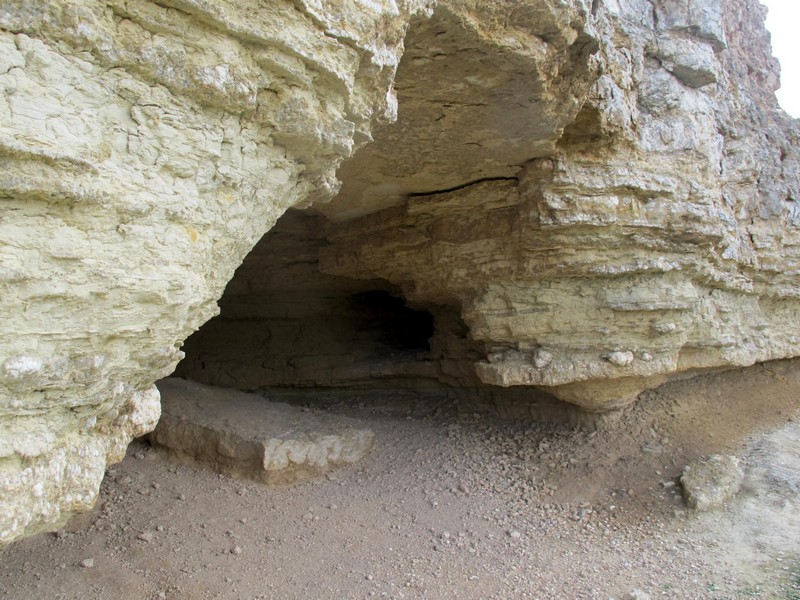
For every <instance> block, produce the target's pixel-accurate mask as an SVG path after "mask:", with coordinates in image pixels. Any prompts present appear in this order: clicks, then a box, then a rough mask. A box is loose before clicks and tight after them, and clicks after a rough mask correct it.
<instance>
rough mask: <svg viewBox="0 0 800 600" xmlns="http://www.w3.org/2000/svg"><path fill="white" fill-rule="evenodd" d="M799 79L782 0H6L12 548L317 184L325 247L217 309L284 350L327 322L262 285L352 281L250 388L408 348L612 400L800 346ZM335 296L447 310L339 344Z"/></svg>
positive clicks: (387, 315)
mask: <svg viewBox="0 0 800 600" xmlns="http://www.w3.org/2000/svg"><path fill="white" fill-rule="evenodd" d="M429 17H430V18H429ZM404 47H405V48H406V52H405V54H403V48H404ZM401 55H402V56H403V59H402V62H400V57H401ZM398 64H399V69H398ZM396 72H397V83H396V86H395V87H396V94H397V99H398V101H399V113H398V112H397V110H396V109H397V105H396V103H395V98H394V93H395V92H394V90H393V89H392V86H393V80H394V77H395V73H396ZM777 74H778V70H777V65H776V63H775V61H774V59H772V58H771V57H770V54H769V43H768V37H767V33H766V31H765V29H764V26H763V12H762V9H761V8H760V6H759V5H758V3H757V2H756V1H755V0H730V1H727V2H723V1H722V0H709V1H708V2H703V3H688V4H687V3H684V2H677V1H674V0H647V1H645V0H625V1H622V0H593V1H592V2H588V1H585V0H571V1H563V0H512V1H510V2H502V3H496V2H482V1H478V0H441V1H440V2H438V4H437V5H436V6H435V7H434V2H432V1H431V2H430V5H429V4H428V3H427V2H423V1H422V0H419V1H411V0H408V1H406V2H394V1H391V0H386V1H380V2H371V1H370V2H367V1H366V0H364V1H361V0H352V1H346V2H344V1H343V2H337V3H334V2H329V3H321V2H316V1H311V0H298V1H294V2H289V1H282V0H281V1H276V2H270V3H260V2H255V1H252V2H251V1H250V0H236V1H234V0H226V1H223V2H213V3H212V2H204V1H201V0H167V1H159V2H151V1H147V0H111V1H108V2H104V3H98V2H93V1H91V0H57V1H54V2H23V1H21V0H5V1H2V2H0V84H2V85H1V86H0V89H2V90H3V93H2V96H1V97H2V101H0V123H2V129H0V136H1V137H0V161H2V167H3V168H2V169H1V170H0V200H1V201H2V202H3V206H4V209H5V210H4V211H3V214H2V215H0V240H1V241H0V257H2V261H0V285H2V291H3V293H2V295H0V310H1V311H2V313H0V314H2V315H3V317H4V318H3V319H2V321H0V349H2V356H0V543H5V542H7V541H10V540H12V539H15V538H16V537H18V536H20V535H23V534H29V533H33V532H36V531H38V530H40V529H42V528H45V527H54V526H56V525H57V524H58V523H59V522H60V521H61V520H62V519H63V518H64V516H65V515H66V514H68V513H69V512H70V511H73V510H76V509H81V508H85V507H87V506H88V505H90V504H91V502H92V501H93V499H94V497H95V494H96V491H97V487H98V485H99V481H100V478H101V477H102V473H103V469H104V466H105V463H106V461H107V460H118V459H119V458H120V457H121V456H122V452H123V450H124V447H125V445H126V444H127V442H128V440H129V439H130V437H131V436H133V435H139V434H141V433H144V432H145V431H147V430H149V429H151V428H152V427H153V426H154V424H155V421H156V419H157V416H158V394H157V391H156V390H155V388H153V382H154V381H155V380H157V379H159V378H161V377H163V376H165V375H167V374H169V373H170V372H171V371H172V370H173V369H174V367H175V364H176V362H177V361H178V360H179V359H180V358H181V353H180V351H179V347H180V346H181V344H182V343H183V341H184V340H185V339H186V338H187V337H188V336H189V334H190V333H191V332H192V331H194V330H195V329H197V328H198V327H199V326H200V325H201V324H202V323H203V322H205V321H206V320H208V319H209V318H210V317H212V316H213V315H214V314H215V313H216V311H217V307H216V301H217V300H218V299H219V298H220V296H222V292H223V288H224V287H225V285H226V283H227V282H228V281H229V280H230V279H231V277H232V276H233V272H234V270H235V268H236V267H237V266H238V265H239V264H240V263H241V262H242V260H243V259H244V257H245V255H246V254H247V253H248V252H249V251H250V250H251V249H252V248H253V246H254V245H255V244H256V242H257V241H258V240H259V239H260V238H261V236H262V235H263V234H264V233H265V232H267V231H268V230H269V229H270V228H271V227H272V226H273V225H274V224H275V222H276V220H277V219H278V218H279V217H280V215H282V214H283V213H284V211H286V209H288V208H289V207H292V206H298V207H309V206H310V207H311V209H310V210H311V211H312V212H313V214H314V215H316V216H314V217H313V220H315V223H316V224H315V225H314V232H313V235H311V234H310V235H306V233H302V235H300V237H303V236H305V237H306V238H307V240H306V241H303V240H300V241H301V242H302V243H301V245H302V244H305V243H308V244H309V246H307V247H306V249H298V255H300V256H307V257H308V256H311V258H310V259H307V261H306V263H307V264H306V265H305V266H304V267H297V266H296V265H293V264H292V261H291V260H285V258H286V257H285V256H283V255H281V256H280V257H279V259H276V260H275V263H276V265H274V266H271V267H269V268H267V272H266V273H262V275H263V277H264V278H265V279H263V280H262V281H261V283H259V273H258V269H251V270H248V269H250V267H248V266H247V265H246V266H245V271H246V273H247V275H246V276H245V277H243V279H242V281H243V282H244V287H243V288H242V287H239V288H238V291H236V286H238V285H239V283H236V284H234V286H233V288H232V289H233V290H234V291H235V295H237V297H238V298H237V300H236V301H231V302H227V303H226V301H224V300H223V306H226V305H227V306H228V307H229V309H230V310H232V311H233V312H232V313H231V314H230V318H227V320H222V321H218V324H219V323H228V324H229V325H230V324H235V323H236V322H237V321H239V320H241V319H246V320H247V319H249V325H248V326H247V327H250V329H249V330H248V335H249V337H248V339H249V340H250V342H249V343H255V344H257V340H256V339H255V337H254V336H255V334H256V332H257V328H258V326H259V324H262V325H265V329H269V330H270V331H272V330H273V329H274V327H273V326H274V325H275V324H276V323H278V322H279V321H280V320H281V319H283V320H284V324H288V323H290V322H292V321H294V322H295V324H296V323H302V322H303V320H304V319H305V318H307V317H309V315H308V314H307V315H306V316H305V317H304V316H303V314H302V310H301V309H300V307H298V306H297V304H298V303H297V302H293V303H291V304H289V303H287V304H285V305H284V308H286V309H287V310H286V311H285V312H284V313H283V315H282V314H281V307H280V302H278V304H277V305H274V306H272V307H271V308H264V307H261V306H259V301H258V298H257V297H258V296H259V295H260V296H261V297H262V298H273V299H274V298H281V297H282V296H281V292H282V291H286V290H290V291H291V294H293V296H292V297H293V298H295V299H298V298H302V297H303V285H305V282H308V285H309V287H308V288H306V290H307V291H308V295H309V296H310V295H312V294H320V293H323V294H324V293H326V292H325V290H333V296H331V297H327V296H324V297H323V298H322V300H314V301H312V302H311V304H313V305H314V306H315V308H314V310H316V311H317V312H316V313H314V315H316V316H311V317H310V319H311V320H310V322H309V324H308V325H309V326H308V327H307V328H306V329H305V330H303V331H301V332H300V334H299V340H300V341H299V343H298V347H297V349H298V350H299V351H298V352H297V353H296V356H297V357H299V358H300V359H302V360H298V361H296V362H295V363H293V364H289V363H287V362H286V360H284V359H285V357H286V355H287V354H289V352H288V351H281V350H277V351H276V350H274V349H270V350H269V351H268V352H265V353H264V354H266V355H267V356H266V357H263V356H262V358H261V360H260V361H259V362H257V363H256V362H255V361H254V357H253V356H252V355H250V354H249V353H242V356H241V365H244V366H237V367H236V368H235V369H233V370H232V371H230V372H229V375H230V380H231V381H233V382H235V380H238V379H248V378H256V379H258V380H259V381H258V387H263V386H266V385H270V384H275V385H296V384H299V385H316V384H318V383H319V382H323V381H327V382H328V384H336V383H337V382H338V383H346V382H348V381H353V380H359V381H365V380H370V379H374V377H375V376H379V377H380V376H383V375H386V374H387V373H389V374H390V375H391V377H393V378H401V379H402V378H405V379H406V380H407V379H408V378H409V377H411V376H422V377H426V378H429V379H431V380H435V381H437V382H440V383H444V384H447V385H455V386H462V387H471V388H476V389H477V388H479V387H482V386H484V387H490V388H497V389H500V388H504V389H505V388H508V389H513V390H522V391H526V390H531V389H544V390H546V391H547V392H548V393H552V394H554V395H555V396H557V397H559V398H561V399H563V400H567V401H569V402H572V403H575V404H577V405H579V406H581V407H584V408H586V409H588V410H592V411H607V410H610V409H613V408H616V407H620V406H623V405H625V404H626V403H628V402H630V401H631V400H632V399H633V398H634V397H635V396H636V394H637V393H638V392H639V391H640V390H642V389H645V388H647V387H652V386H654V385H657V384H658V383H660V382H662V381H664V380H665V379H667V378H669V377H674V376H677V375H681V374H691V373H694V372H697V371H698V370H700V369H709V368H723V367H731V366H743V365H748V364H752V363H753V362H756V361H763V360H771V359H776V358H783V357H789V356H796V355H797V354H798V348H800V299H799V298H798V289H800V286H798V276H797V273H798V272H800V271H799V270H798V242H799V241H800V239H798V223H800V218H798V215H800V210H798V205H797V200H798V198H800V189H798V187H799V183H800V177H798V161H799V159H798V151H797V148H798V128H797V125H796V124H795V123H794V122H792V121H791V120H790V119H789V118H788V117H787V116H786V115H785V114H784V113H782V112H781V111H780V110H779V109H778V107H777V105H776V101H775V98H774V94H773V90H774V89H775V87H776V85H777V81H778V76H777ZM394 117H398V122H397V124H396V125H394V126H392V125H389V124H383V125H379V126H376V127H373V124H374V123H375V122H376V121H379V120H381V119H383V120H384V121H387V122H388V121H391V120H393V119H394ZM373 138H374V141H372V143H370V144H367V145H364V144H365V143H366V142H368V141H370V140H371V139H373ZM361 146H364V147H363V149H362V150H360V151H358V152H356V153H355V154H354V155H353V157H352V159H351V160H349V161H348V162H346V163H344V164H342V165H341V167H340V168H339V169H338V173H337V172H336V170H337V167H339V166H340V163H341V159H342V158H344V157H347V156H350V155H351V154H353V152H354V151H355V150H356V149H357V148H359V147H361ZM337 177H338V179H341V181H342V182H343V183H342V187H341V192H340V193H339V194H338V195H337V196H336V197H335V198H334V196H335V195H336V192H337V191H338V189H339V182H338V180H337ZM332 198H334V199H332ZM298 227H299V226H295V227H294V230H293V231H295V232H297V231H298V230H299V229H302V227H299V229H298ZM288 229H289V230H292V227H289V228H288ZM265 256H266V257H268V256H269V253H268V252H267V253H266V254H265V255H262V256H261V259H262V261H263V260H268V258H265ZM256 262H258V261H256ZM250 266H251V267H252V266H253V265H252V264H251V265H250ZM293 273H294V274H297V273H301V276H300V278H299V279H298V280H292V281H291V284H289V285H287V284H286V282H285V279H286V278H291V277H292V274H293ZM273 284H274V285H273ZM259 285H261V286H262V287H259ZM249 286H252V287H249ZM250 289H252V290H253V291H254V292H255V293H254V294H253V296H251V297H250V300H248V298H247V294H248V290H250ZM392 297H393V298H395V300H399V301H400V304H399V305H398V304H397V302H395V301H394V300H391V298H392ZM283 301H284V302H286V299H285V298H284V300H283ZM359 301H360V302H361V303H362V304H361V305H359V304H358V302H359ZM299 304H301V305H302V303H299ZM359 307H360V308H359ZM329 309H330V310H331V311H332V312H331V313H329V314H332V315H333V318H338V316H340V315H341V316H342V317H343V320H342V321H341V322H340V323H338V324H339V325H340V326H341V327H340V331H342V330H344V329H345V327H344V326H345V325H346V326H347V327H348V328H349V327H355V328H356V331H358V328H359V327H360V325H359V323H361V324H363V323H364V322H365V316H366V313H365V311H366V312H369V311H373V312H372V314H373V315H377V317H376V318H378V317H379V318H378V320H379V321H383V322H385V321H386V320H387V319H388V320H389V321H392V320H395V321H397V320H399V321H400V323H401V325H402V323H408V322H409V321H403V319H411V322H413V323H414V326H413V327H410V329H411V330H412V333H414V335H412V336H403V335H400V333H401V332H402V329H403V327H402V326H401V327H394V328H392V327H391V326H390V327H389V331H390V333H389V334H387V335H384V336H383V337H381V336H380V335H376V334H374V333H367V334H366V335H365V336H362V337H361V338H359V336H358V335H352V334H350V333H346V332H345V334H343V335H344V336H345V337H346V338H347V339H348V340H354V343H350V342H348V343H347V345H348V346H349V348H350V350H353V348H356V351H348V352H342V351H340V350H341V348H342V346H341V341H340V340H341V336H338V335H333V336H331V337H329V338H327V340H328V341H330V340H333V343H334V345H336V344H340V346H338V347H339V350H335V351H334V350H332V348H331V347H327V346H326V343H327V342H326V340H325V339H316V340H315V335H316V334H317V333H321V329H320V328H318V327H316V326H315V325H314V324H318V323H324V322H325V316H324V315H325V311H328V310H329ZM236 311H239V312H236ZM311 312H313V311H311ZM410 313H415V314H417V317H413V318H412V317H411V316H410ZM425 314H428V315H429V317H425V316H424V315H425ZM426 319H427V320H426ZM374 320H375V319H370V318H366V321H367V322H369V321H374ZM426 323H427V325H426ZM293 326H294V325H290V326H289V327H288V328H287V329H286V331H289V330H291V327H293ZM426 327H427V328H432V333H431V335H429V336H427V337H426V339H425V340H422V337H423V336H426V334H425V332H426V331H427V329H426ZM240 330H241V327H240ZM335 330H336V328H335V327H334V328H332V329H328V330H327V332H328V333H330V332H331V331H335ZM282 335H283V334H282ZM224 336H225V333H224V329H222V328H218V329H217V333H216V334H215V335H214V336H210V337H211V338H214V337H217V338H219V337H224ZM280 337H281V336H277V337H276V338H274V339H276V340H277V339H278V338H280ZM289 337H292V336H291V335H289ZM234 340H235V338H234ZM359 340H361V343H362V346H361V349H360V350H358V348H359V346H358V343H359ZM267 346H268V345H267V344H265V347H267ZM273 346H277V344H273ZM275 352H277V356H276V355H275ZM393 352H394V355H393ZM230 355H231V353H227V355H226V356H228V357H229V356H230ZM203 356H206V354H204V352H203V348H202V344H201V345H199V346H198V347H196V348H195V350H193V354H192V358H193V362H192V365H193V367H192V368H195V367H196V366H197V365H198V364H200V365H201V366H202V363H203V359H202V357H203ZM207 356H208V357H210V358H213V353H210V354H207ZM325 356H327V357H328V358H329V359H330V362H329V363H327V365H328V366H324V367H322V368H321V367H319V365H318V363H317V362H316V359H317V358H319V357H325ZM343 356H344V357H346V356H350V357H353V360H352V361H351V364H345V365H344V367H342V364H343V362H342V360H341V359H342V357H343ZM376 356H377V357H378V358H379V359H380V360H375V357H376ZM198 357H200V358H198ZM331 357H333V358H331ZM334 359H335V360H334ZM395 359H396V360H395ZM323 364H325V363H323ZM283 365H288V367H285V366H283ZM380 365H383V366H380ZM381 369H385V370H386V371H381ZM205 371H206V372H207V373H220V374H222V373H224V371H225V369H220V368H218V367H209V368H206V369H205ZM210 379H213V378H210ZM209 382H210V383H214V381H213V380H212V381H209ZM229 383H230V382H229Z"/></svg>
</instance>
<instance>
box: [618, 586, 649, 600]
mask: <svg viewBox="0 0 800 600" xmlns="http://www.w3.org/2000/svg"><path fill="white" fill-rule="evenodd" d="M622 600H650V594H646V593H645V592H643V591H642V590H639V589H635V590H631V591H630V592H628V593H627V594H625V595H624V596H623V597H622Z"/></svg>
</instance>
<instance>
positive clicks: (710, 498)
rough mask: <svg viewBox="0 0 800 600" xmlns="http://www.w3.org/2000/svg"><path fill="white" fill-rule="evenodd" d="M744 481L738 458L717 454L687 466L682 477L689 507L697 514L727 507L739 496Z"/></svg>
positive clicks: (682, 484)
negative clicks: (730, 501)
mask: <svg viewBox="0 0 800 600" xmlns="http://www.w3.org/2000/svg"><path fill="white" fill-rule="evenodd" d="M743 482H744V469H743V468H742V466H741V464H740V463H739V459H738V458H737V457H735V456H730V455H719V454H715V455H713V456H709V457H708V458H703V459H698V460H696V461H693V462H692V463H691V464H689V465H687V466H686V467H685V468H684V469H683V475H681V486H683V493H684V496H685V498H686V504H688V505H689V506H690V507H691V508H694V509H695V510H698V511H707V510H711V509H714V508H718V507H720V506H722V505H724V504H725V503H726V502H727V501H728V500H730V499H731V498H733V497H734V496H735V495H736V494H738V493H739V490H741V488H742V483H743Z"/></svg>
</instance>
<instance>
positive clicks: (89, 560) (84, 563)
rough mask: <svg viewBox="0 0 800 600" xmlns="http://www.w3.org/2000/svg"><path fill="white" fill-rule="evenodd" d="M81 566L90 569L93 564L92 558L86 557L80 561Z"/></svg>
mask: <svg viewBox="0 0 800 600" xmlns="http://www.w3.org/2000/svg"><path fill="white" fill-rule="evenodd" d="M81 566H82V567H83V568H84V569H91V568H92V567H93V566H94V559H93V558H86V559H84V560H82V561H81Z"/></svg>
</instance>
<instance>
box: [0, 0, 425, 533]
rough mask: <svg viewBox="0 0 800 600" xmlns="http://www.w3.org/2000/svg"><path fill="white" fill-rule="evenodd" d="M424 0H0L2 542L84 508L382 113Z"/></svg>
mask: <svg viewBox="0 0 800 600" xmlns="http://www.w3.org/2000/svg"><path fill="white" fill-rule="evenodd" d="M426 10H427V8H426V6H425V2H422V1H420V2H417V1H415V0H408V1H406V0H400V1H399V2H395V1H394V0H387V1H377V2H356V1H354V2H342V3H335V4H333V3H325V2H317V1H314V0H308V1H297V2H290V1H285V2H284V1H276V2H268V3H265V2H258V1H255V0H252V1H251V0H228V1H217V0H215V1H213V2H206V1H204V0H174V1H173V0H170V1H159V2H150V1H147V0H110V1H107V2H98V1H95V0H56V1H48V2H29V1H27V0H18V1H14V0H3V1H2V2H0V90H2V95H0V165H1V168H0V201H2V209H3V210H2V215H0V285H1V286H2V294H0V315H2V320H0V349H1V350H0V352H1V353H2V355H1V356H0V544H2V543H4V542H8V541H10V540H13V539H15V538H16V537H18V536H20V535H23V534H30V533H34V532H36V531H38V530H41V529H42V528H46V527H50V528H52V527H55V526H57V524H58V523H59V522H61V521H62V520H63V519H64V518H65V516H66V515H67V514H69V512H71V511H74V510H82V509H86V508H88V507H90V506H91V505H92V503H93V501H94V499H95V497H96V494H97V490H98V487H99V484H100V481H101V479H102V477H103V474H104V470H105V465H106V462H107V461H111V462H113V461H117V460H120V458H121V457H122V456H123V454H124V450H125V448H126V446H127V444H128V442H129V441H130V439H131V437H132V436H137V435H141V434H143V433H145V432H147V431H149V430H151V429H152V428H153V427H154V426H155V423H156V421H157V420H158V415H159V397H158V392H157V391H156V389H155V388H154V386H153V382H154V381H155V380H157V379H159V378H161V377H164V376H166V375H168V374H169V373H170V372H172V370H173V369H174V368H175V365H176V364H177V362H178V361H179V360H180V358H181V357H182V354H181V352H180V351H179V348H180V345H181V343H182V342H183V340H184V339H185V338H186V337H187V336H188V335H189V334H190V333H191V332H192V331H194V330H195V329H197V328H198V327H199V326H200V325H201V324H202V323H203V322H204V321H206V320H207V319H209V318H210V317H211V316H213V315H214V314H215V313H216V312H217V305H216V301H217V300H218V299H219V297H220V296H221V294H222V291H223V289H224V287H225V284H226V283H227V282H228V280H229V279H230V278H231V276H232V274H233V272H234V269H235V268H236V267H237V266H238V265H239V264H240V263H241V261H242V259H243V258H244V256H245V255H246V254H247V252H248V251H249V250H250V249H251V248H252V247H253V245H254V244H255V242H256V241H257V240H258V239H259V238H260V237H261V236H262V235H263V234H264V232H265V231H267V230H268V229H270V227H272V225H273V224H274V223H275V221H276V219H277V218H278V217H279V216H280V215H281V214H282V213H283V211H285V210H286V209H287V208H288V207H290V206H293V205H297V204H300V203H309V202H311V201H313V200H321V199H327V198H329V197H330V196H331V195H333V194H334V193H335V192H336V190H337V188H338V183H337V182H336V178H335V170H336V168H337V166H338V164H339V162H340V161H341V159H342V158H344V157H346V156H349V155H350V154H351V153H352V152H353V150H354V149H355V148H356V147H358V145H360V144H363V143H364V142H365V141H367V140H368V139H369V138H370V129H371V126H372V123H373V121H375V120H379V119H392V118H393V116H394V113H395V111H396V102H395V99H394V95H393V92H392V87H391V85H392V80H393V77H394V73H395V70H396V66H397V63H398V61H399V57H400V55H401V52H402V45H403V38H404V34H405V29H406V27H407V24H408V21H409V19H410V16H411V15H412V14H414V13H416V12H419V11H422V12H423V14H424V12H425V11H426Z"/></svg>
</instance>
